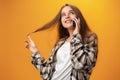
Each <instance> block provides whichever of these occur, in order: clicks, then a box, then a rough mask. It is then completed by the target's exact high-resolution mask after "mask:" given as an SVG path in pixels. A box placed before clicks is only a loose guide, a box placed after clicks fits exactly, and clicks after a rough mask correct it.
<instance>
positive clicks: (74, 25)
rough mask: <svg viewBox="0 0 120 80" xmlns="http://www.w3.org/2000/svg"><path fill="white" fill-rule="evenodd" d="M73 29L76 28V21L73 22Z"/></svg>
mask: <svg viewBox="0 0 120 80" xmlns="http://www.w3.org/2000/svg"><path fill="white" fill-rule="evenodd" d="M76 18H77V19H78V16H76ZM73 27H76V23H75V21H73Z"/></svg>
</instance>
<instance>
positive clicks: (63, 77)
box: [51, 42, 72, 80]
mask: <svg viewBox="0 0 120 80" xmlns="http://www.w3.org/2000/svg"><path fill="white" fill-rule="evenodd" d="M56 58H57V62H56V65H55V72H54V73H53V76H52V79H51V80H70V74H71V69H72V66H71V59H70V42H65V43H64V44H63V45H62V46H61V47H60V48H59V49H58V51H57V54H56Z"/></svg>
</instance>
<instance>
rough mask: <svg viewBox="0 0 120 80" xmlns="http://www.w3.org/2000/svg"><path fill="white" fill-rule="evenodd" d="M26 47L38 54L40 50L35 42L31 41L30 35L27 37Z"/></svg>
mask: <svg viewBox="0 0 120 80" xmlns="http://www.w3.org/2000/svg"><path fill="white" fill-rule="evenodd" d="M25 43H26V45H25V47H26V48H27V49H29V50H30V51H31V52H32V53H35V52H38V49H37V47H36V45H35V43H34V41H33V40H32V39H31V37H30V35H27V39H26V40H25Z"/></svg>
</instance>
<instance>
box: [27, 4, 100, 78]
mask: <svg viewBox="0 0 120 80" xmlns="http://www.w3.org/2000/svg"><path fill="white" fill-rule="evenodd" d="M56 23H58V27H59V30H58V33H59V40H58V41H57V43H56V44H55V46H54V48H53V49H52V52H51V56H50V57H49V61H48V62H47V61H46V60H45V59H44V58H43V57H42V56H41V55H40V52H39V51H38V49H37V47H36V45H35V43H34V42H33V40H32V39H31V38H30V36H29V35H28V37H27V38H28V40H26V41H25V42H26V43H27V45H26V48H28V49H29V50H30V51H32V53H33V54H32V64H33V65H34V66H35V67H36V68H37V69H38V70H39V71H40V74H41V76H42V78H43V80H89V78H90V75H91V72H92V70H93V67H94V66H95V64H96V59H97V53H98V41H97V35H96V34H95V33H94V32H92V31H91V30H90V29H89V27H88V25H87V23H86V22H85V19H84V18H83V16H82V14H81V12H80V10H79V9H78V8H77V7H75V6H73V5H70V4H66V5H64V6H63V7H62V8H61V10H60V11H59V13H58V14H57V16H56V17H55V18H54V19H53V20H52V21H50V22H49V23H47V24H45V25H44V26H43V27H41V28H39V29H37V30H36V31H35V32H38V31H41V30H45V29H48V28H50V27H51V26H52V25H54V24H56Z"/></svg>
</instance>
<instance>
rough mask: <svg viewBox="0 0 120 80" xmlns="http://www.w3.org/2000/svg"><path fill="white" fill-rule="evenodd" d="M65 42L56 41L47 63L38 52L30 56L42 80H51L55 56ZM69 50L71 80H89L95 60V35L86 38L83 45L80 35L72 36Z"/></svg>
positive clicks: (96, 50) (61, 40)
mask: <svg viewBox="0 0 120 80" xmlns="http://www.w3.org/2000/svg"><path fill="white" fill-rule="evenodd" d="M65 40H66V39H60V40H59V41H58V43H57V44H56V45H55V47H54V48H53V49H52V53H51V56H50V57H49V61H48V62H47V61H46V60H45V59H44V58H43V57H42V56H40V54H39V52H36V53H33V54H32V64H33V65H34V66H35V67H36V68H37V69H38V70H39V71H40V74H41V77H42V78H43V80H51V77H52V75H53V73H54V71H55V63H56V57H55V54H56V52H57V50H58V49H59V48H60V47H61V45H62V44H64V42H65ZM70 48H71V52H70V55H71V62H72V71H71V75H70V76H71V80H89V78H90V75H91V72H92V70H93V67H94V66H95V64H96V59H97V52H98V41H97V36H96V34H94V33H93V34H91V35H89V36H87V37H86V38H85V41H84V43H83V41H82V39H81V35H80V34H75V35H73V37H72V39H71V41H70ZM58 80H59V79H58Z"/></svg>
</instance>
